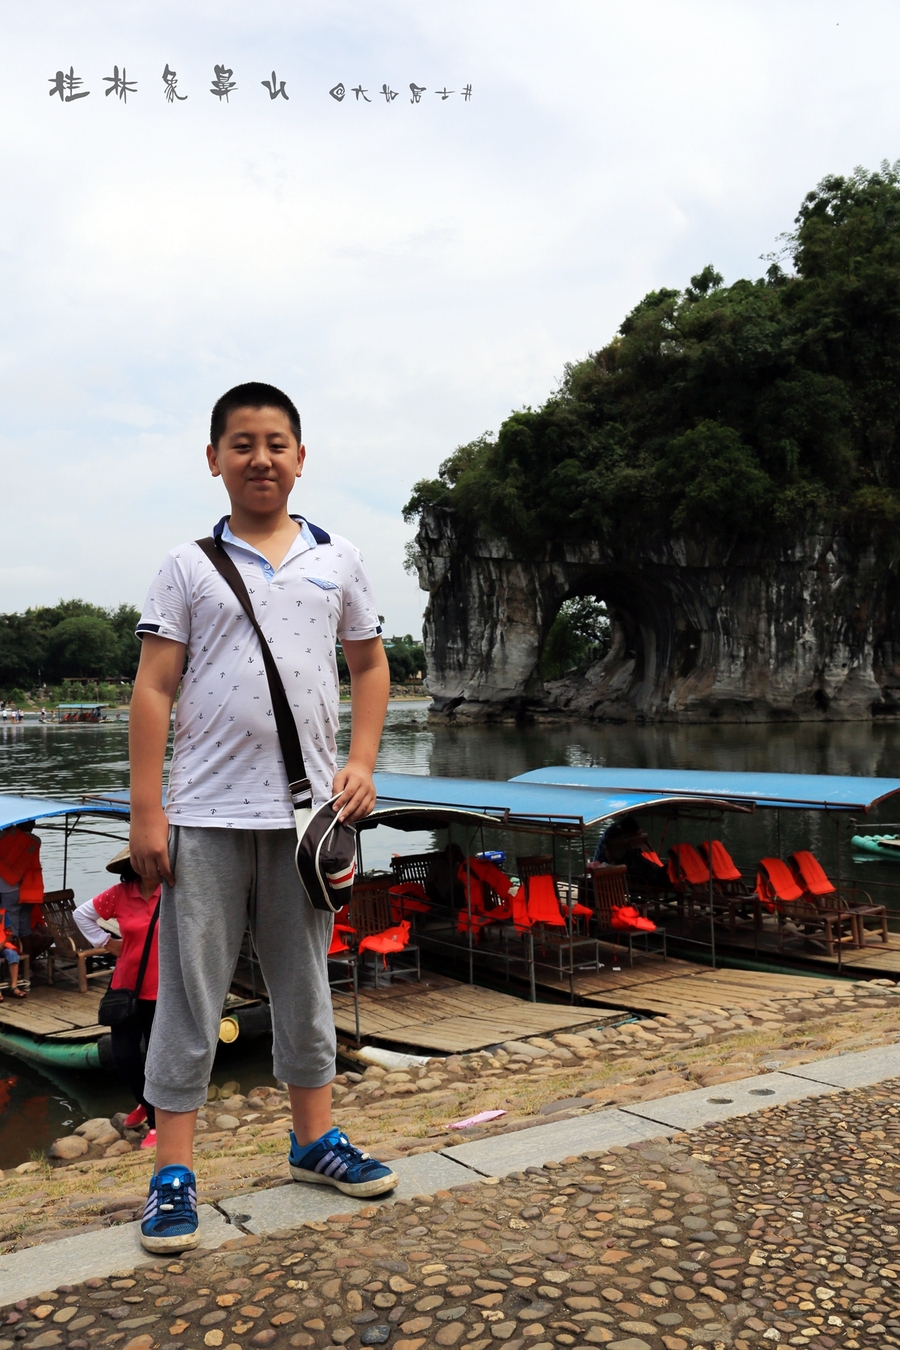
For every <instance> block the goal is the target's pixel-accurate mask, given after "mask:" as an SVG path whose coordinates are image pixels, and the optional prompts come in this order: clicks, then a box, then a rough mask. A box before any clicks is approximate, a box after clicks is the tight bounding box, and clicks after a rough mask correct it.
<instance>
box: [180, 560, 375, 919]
mask: <svg viewBox="0 0 900 1350" xmlns="http://www.w3.org/2000/svg"><path fill="white" fill-rule="evenodd" d="M197 545H198V547H199V548H201V549H202V550H203V552H204V553H205V554H206V556H207V558H208V559H209V561H210V562H211V563H212V565H213V567H214V568H215V569H216V571H217V572H218V573H219V574H220V575H221V576H222V577H223V578H224V580H225V581H226V582H227V583H228V585H229V586H230V587H231V589H232V590H233V591H234V593H235V595H236V596H237V598H238V600H239V601H240V603H241V607H242V608H243V610H244V613H245V614H246V615H247V618H248V619H249V620H250V622H251V624H252V625H253V631H254V632H255V633H256V636H257V638H258V639H259V645H260V648H261V649H262V658H263V665H264V666H265V668H266V678H267V679H268V681H269V694H270V696H271V699H272V713H273V715H274V717H275V728H276V730H277V732H278V740H279V743H280V745H281V757H282V759H283V761H284V767H285V771H286V773H287V778H288V792H289V793H290V798H291V806H292V807H293V810H294V824H295V826H296V828H297V848H296V852H295V854H294V865H295V866H296V868H297V874H298V876H299V877H300V880H301V881H302V882H303V887H304V889H305V891H306V894H307V897H308V898H309V902H310V904H311V905H312V907H313V909H321V910H324V911H326V912H327V913H329V914H335V913H336V912H337V911H338V910H339V909H341V908H343V906H344V905H346V904H347V903H348V901H349V900H350V896H351V894H352V891H353V878H354V875H355V872H356V830H355V829H354V828H353V826H352V825H345V824H344V822H343V821H342V820H339V819H338V815H337V812H336V811H335V809H334V807H333V805H332V802H333V801H334V800H335V798H334V797H332V798H331V799H330V800H329V801H327V802H323V804H322V805H321V806H316V807H314V806H313V800H312V787H311V785H310V781H309V778H308V777H307V774H306V767H305V765H304V763H303V751H302V749H301V747H300V736H299V734H298V732H297V723H296V722H295V721H294V714H293V713H292V712H291V705H290V703H289V702H288V696H287V694H286V693H285V688H284V684H283V683H282V679H281V675H280V674H279V673H278V667H277V665H276V664H275V658H274V656H273V655H272V651H271V648H270V647H269V644H268V642H267V641H266V639H265V635H264V634H263V631H262V629H261V628H260V626H259V623H258V622H257V618H256V615H255V614H254V612H253V603H252V601H251V599H250V596H249V595H248V593H247V587H246V586H245V585H244V579H243V577H242V576H241V574H240V572H239V571H238V569H237V567H236V566H235V564H234V562H233V561H232V559H231V558H230V557H229V556H228V554H227V553H226V552H225V550H224V548H223V547H222V545H221V543H220V542H219V540H218V539H213V538H208V539H198V540H197Z"/></svg>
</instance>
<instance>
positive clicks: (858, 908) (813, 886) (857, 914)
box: [788, 849, 889, 947]
mask: <svg viewBox="0 0 900 1350" xmlns="http://www.w3.org/2000/svg"><path fill="white" fill-rule="evenodd" d="M788 862H789V863H790V865H791V871H792V872H793V874H794V879H795V880H796V882H797V884H798V885H799V886H802V887H803V890H804V891H805V892H806V894H807V895H809V896H811V897H812V898H813V901H814V902H815V903H816V904H817V905H818V904H819V903H820V902H824V901H831V902H832V903H831V905H830V906H829V908H834V909H844V908H846V909H849V911H850V914H851V915H852V917H853V921H854V923H855V925H856V941H857V944H858V946H860V947H864V946H865V945H866V932H867V929H866V926H865V920H866V919H867V918H868V919H874V921H875V924H874V928H872V929H869V930H868V931H874V932H877V933H879V934H880V936H881V940H882V942H885V943H886V942H888V941H889V936H888V926H887V910H886V908H885V907H884V905H875V904H873V903H872V897H871V896H870V895H868V894H866V892H865V891H863V895H865V896H866V902H867V903H860V902H856V903H854V901H853V900H848V899H845V897H844V896H842V895H841V894H840V892H839V891H838V889H837V887H836V886H835V885H834V884H833V883H832V882H831V881H829V879H828V877H827V876H826V874H825V869H824V868H823V866H822V864H821V863H820V862H819V860H818V858H817V857H816V856H815V854H814V853H810V851H809V850H808V849H798V851H797V852H796V853H792V854H791V856H790V857H789V858H788Z"/></svg>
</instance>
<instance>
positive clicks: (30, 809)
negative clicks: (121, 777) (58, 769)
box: [0, 794, 128, 830]
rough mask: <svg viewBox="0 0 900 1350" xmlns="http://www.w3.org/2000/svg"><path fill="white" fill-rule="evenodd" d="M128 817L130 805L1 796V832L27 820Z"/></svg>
mask: <svg viewBox="0 0 900 1350" xmlns="http://www.w3.org/2000/svg"><path fill="white" fill-rule="evenodd" d="M88 814H89V815H101V816H127V814H128V803H127V801H126V802H125V803H124V804H122V803H114V802H104V803H101V802H77V803H76V802H56V801H48V800H47V799H46V798H43V797H11V796H7V795H6V794H0V830H8V829H9V827H10V826H11V825H21V824H22V822H23V821H26V820H46V819H47V818H48V817H50V816H82V815H88Z"/></svg>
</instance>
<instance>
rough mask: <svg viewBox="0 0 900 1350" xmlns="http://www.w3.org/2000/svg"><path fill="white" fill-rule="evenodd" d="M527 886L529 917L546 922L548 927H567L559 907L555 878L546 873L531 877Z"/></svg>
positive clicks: (536, 921) (535, 920) (535, 921)
mask: <svg viewBox="0 0 900 1350" xmlns="http://www.w3.org/2000/svg"><path fill="white" fill-rule="evenodd" d="M525 887H526V890H527V894H528V917H529V919H530V920H531V922H532V923H533V924H536V923H542V924H546V926H547V927H548V928H565V926H566V921H565V919H564V918H563V914H562V910H561V909H560V907H559V899H558V898H557V894H556V886H555V885H554V882H553V878H552V877H551V876H548V875H547V874H546V873H544V874H543V875H542V876H537V877H529V878H528V880H527V881H526V883H525Z"/></svg>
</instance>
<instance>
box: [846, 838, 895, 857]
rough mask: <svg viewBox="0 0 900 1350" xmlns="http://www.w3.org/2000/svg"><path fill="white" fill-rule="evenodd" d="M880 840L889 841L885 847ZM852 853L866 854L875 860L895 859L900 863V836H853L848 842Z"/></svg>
mask: <svg viewBox="0 0 900 1350" xmlns="http://www.w3.org/2000/svg"><path fill="white" fill-rule="evenodd" d="M882 839H886V840H890V841H891V842H890V843H889V844H887V845H884V844H882V843H881V840H882ZM850 844H851V846H852V848H853V851H854V853H868V854H869V855H870V856H871V857H875V858H888V859H890V858H896V859H897V860H898V862H900V847H897V845H898V844H900V835H896V834H855V835H854V836H853V838H852V839H851V840H850Z"/></svg>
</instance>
